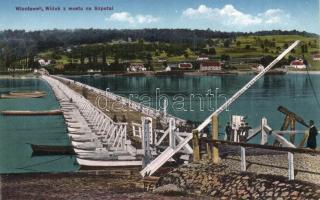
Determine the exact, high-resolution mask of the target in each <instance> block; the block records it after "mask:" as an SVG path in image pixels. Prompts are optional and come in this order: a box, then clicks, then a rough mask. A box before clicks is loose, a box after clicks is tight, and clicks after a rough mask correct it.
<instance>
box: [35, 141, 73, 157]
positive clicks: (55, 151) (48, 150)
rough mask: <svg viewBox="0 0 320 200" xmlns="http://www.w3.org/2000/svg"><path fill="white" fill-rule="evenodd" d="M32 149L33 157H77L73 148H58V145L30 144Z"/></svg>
mask: <svg viewBox="0 0 320 200" xmlns="http://www.w3.org/2000/svg"><path fill="white" fill-rule="evenodd" d="M30 145H31V148H32V155H37V156H41V155H75V154H76V153H75V151H74V150H73V147H72V146H58V145H36V144H30Z"/></svg>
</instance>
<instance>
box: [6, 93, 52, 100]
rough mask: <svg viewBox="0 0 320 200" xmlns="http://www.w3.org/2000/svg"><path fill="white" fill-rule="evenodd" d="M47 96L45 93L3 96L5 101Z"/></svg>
mask: <svg viewBox="0 0 320 200" xmlns="http://www.w3.org/2000/svg"><path fill="white" fill-rule="evenodd" d="M45 95H46V93H45V92H40V91H35V92H9V93H7V94H1V96H0V97H1V98H3V99H22V98H41V97H44V96H45Z"/></svg>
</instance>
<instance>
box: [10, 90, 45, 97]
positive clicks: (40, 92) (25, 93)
mask: <svg viewBox="0 0 320 200" xmlns="http://www.w3.org/2000/svg"><path fill="white" fill-rule="evenodd" d="M8 94H9V95H15V96H20V95H22V96H23V95H34V94H46V93H45V92H42V91H34V92H9V93H8Z"/></svg>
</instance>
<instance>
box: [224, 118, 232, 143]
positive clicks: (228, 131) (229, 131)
mask: <svg viewBox="0 0 320 200" xmlns="http://www.w3.org/2000/svg"><path fill="white" fill-rule="evenodd" d="M225 132H226V135H227V141H231V134H232V127H231V126H230V122H228V123H227V126H226V128H225Z"/></svg>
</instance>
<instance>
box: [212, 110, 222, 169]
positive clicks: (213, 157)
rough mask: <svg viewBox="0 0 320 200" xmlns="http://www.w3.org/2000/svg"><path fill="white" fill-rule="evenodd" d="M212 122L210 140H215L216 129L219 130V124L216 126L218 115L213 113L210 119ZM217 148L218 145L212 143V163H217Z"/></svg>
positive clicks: (216, 135)
mask: <svg viewBox="0 0 320 200" xmlns="http://www.w3.org/2000/svg"><path fill="white" fill-rule="evenodd" d="M211 123H212V134H211V135H212V140H217V139H218V131H219V126H218V124H219V123H218V115H213V116H212V119H211ZM219 160H220V158H219V150H218V146H217V145H216V144H215V143H214V144H213V146H212V161H213V163H215V164H217V163H219Z"/></svg>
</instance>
